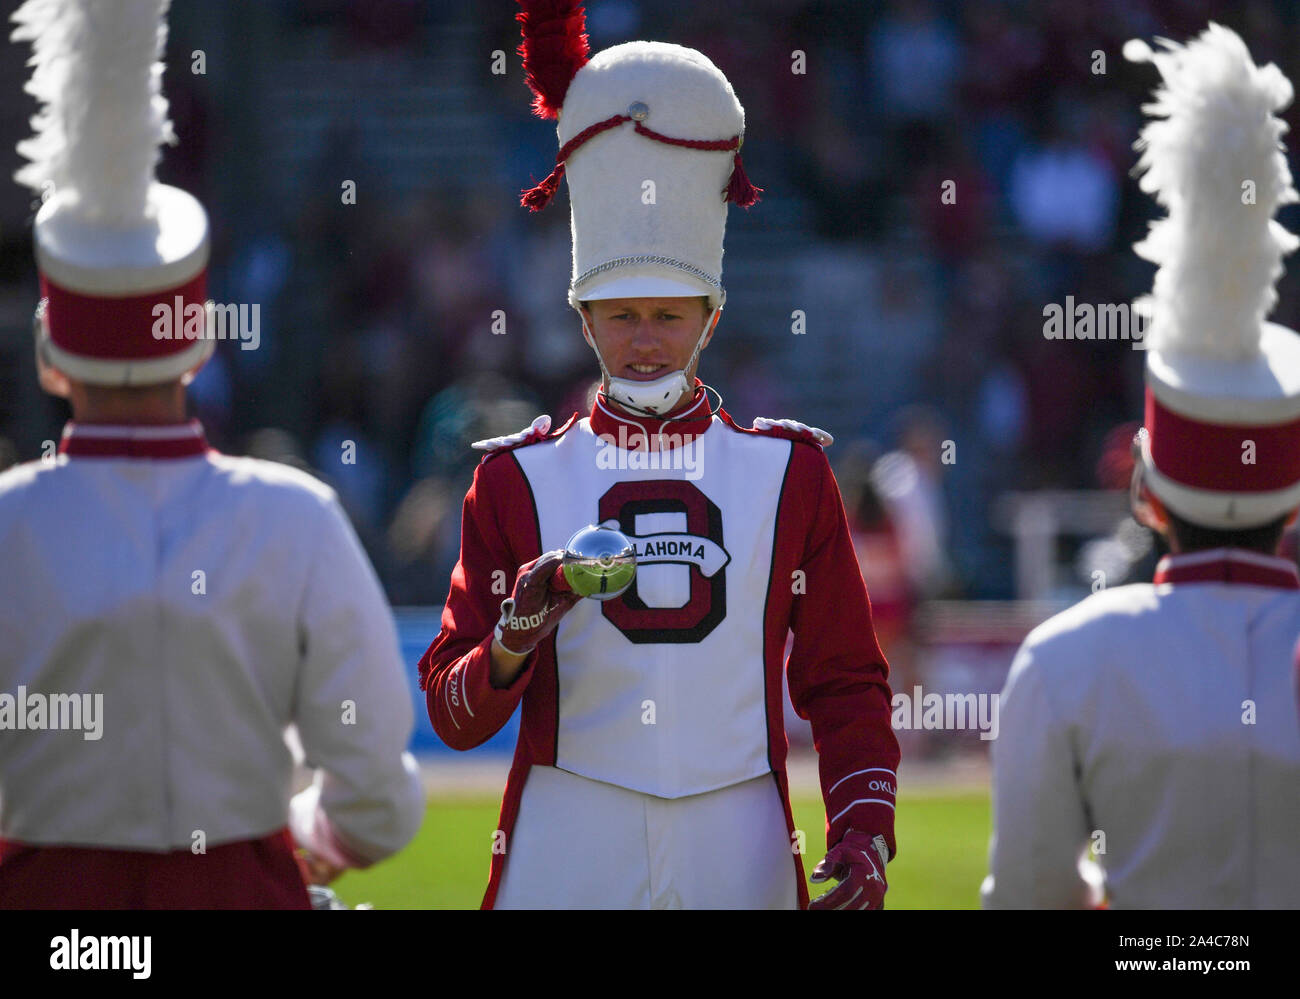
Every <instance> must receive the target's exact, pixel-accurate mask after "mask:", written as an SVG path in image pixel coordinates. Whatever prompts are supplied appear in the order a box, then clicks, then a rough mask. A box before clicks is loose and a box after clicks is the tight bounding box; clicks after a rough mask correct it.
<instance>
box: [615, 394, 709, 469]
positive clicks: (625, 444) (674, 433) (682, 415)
mask: <svg viewBox="0 0 1300 999" xmlns="http://www.w3.org/2000/svg"><path fill="white" fill-rule="evenodd" d="M668 416H669V417H671V419H656V418H655V417H653V416H636V415H633V414H632V413H629V412H628V411H627V410H625V409H623V408H622V407H621V406H619V405H618V404H617V403H615V402H611V401H610V400H609V399H608V398H607V397H606V395H605V393H604V392H597V393H596V401H595V403H593V404H592V407H591V429H592V431H593V432H594V433H595V434H596V436H597V437H602V438H606V437H608V438H612V443H614V444H617V445H618V446H619V447H621V448H623V449H625V450H629V451H641V450H645V449H646V448H647V444H646V440H645V438H646V436H649V438H650V439H651V440H652V441H657V442H658V444H659V446H658V447H657V448H656V449H655V450H668V449H670V448H673V447H676V446H677V445H678V444H680V443H684V442H685V440H689V439H690V438H694V437H699V436H700V435H701V434H703V433H704V432H705V431H706V430H708V429H709V427H710V426H712V424H713V407H712V406H711V405H710V404H709V393H708V392H707V391H705V389H704V383H703V382H701V381H700V380H699V379H698V378H697V379H695V395H693V396H692V397H691V398H690V400H688V401H687V402H684V403H682V404H681V405H680V406H678V407H677V408H676V409H674V410H673V411H672V412H670V413H669V414H668ZM660 434H662V435H663V436H662V438H661V437H660V436H659V435H660Z"/></svg>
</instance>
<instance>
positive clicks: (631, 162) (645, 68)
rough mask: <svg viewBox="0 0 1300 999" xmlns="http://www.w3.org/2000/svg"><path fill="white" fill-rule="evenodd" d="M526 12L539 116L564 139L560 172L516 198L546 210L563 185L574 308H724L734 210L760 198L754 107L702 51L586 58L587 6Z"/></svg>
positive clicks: (633, 48) (636, 48)
mask: <svg viewBox="0 0 1300 999" xmlns="http://www.w3.org/2000/svg"><path fill="white" fill-rule="evenodd" d="M520 6H521V7H522V8H523V10H522V11H521V12H520V13H519V14H518V20H519V22H520V23H521V25H522V27H523V37H524V40H523V43H522V44H521V46H520V53H521V54H522V55H523V57H524V68H525V70H526V71H527V74H528V83H529V86H530V87H532V89H533V92H534V94H535V95H536V100H535V101H534V103H533V108H534V110H535V111H536V112H537V114H538V115H539V116H540V117H543V118H550V117H555V118H558V120H559V127H558V135H559V142H560V152H559V154H558V155H557V157H556V169H555V171H554V172H553V173H552V174H551V175H550V176H549V177H547V178H546V179H545V180H544V181H542V182H541V183H540V184H538V185H537V186H536V187H534V188H532V189H531V190H528V191H525V192H524V196H523V198H522V199H521V203H522V204H524V205H526V206H527V207H529V208H531V209H532V210H534V211H539V210H541V209H542V208H544V207H545V206H546V204H547V203H549V201H550V199H551V197H552V196H553V195H554V193H555V191H556V190H557V189H558V187H559V182H560V178H561V177H564V176H567V177H568V179H569V200H570V205H571V212H572V227H573V276H572V281H571V284H570V286H569V302H570V304H571V305H573V306H574V307H577V304H578V303H579V302H582V301H587V300H590V299H607V298H635V297H673V296H696V295H704V296H708V299H709V305H710V307H711V308H714V309H716V308H718V307H719V306H720V305H721V304H722V302H723V300H724V298H725V293H724V292H723V288H722V241H723V235H724V233H725V230H726V226H727V202H728V201H735V202H736V203H737V204H740V205H742V206H743V207H746V208H747V207H749V206H750V205H752V204H754V203H755V202H756V201H757V200H758V198H757V195H758V192H759V191H761V188H754V187H753V185H751V184H750V183H749V180H748V178H746V176H745V172H744V168H743V166H742V165H741V160H740V145H741V141H742V139H743V136H744V131H745V112H744V109H743V108H742V107H741V106H740V102H739V101H738V100H737V99H736V95H735V92H734V91H733V90H732V89H731V84H730V83H728V82H727V78H726V77H725V76H723V75H722V72H721V71H720V70H719V69H718V68H717V67H716V66H714V65H713V63H712V62H710V61H709V59H708V58H707V57H705V56H704V55H703V54H702V53H700V52H697V51H696V50H694V49H689V48H684V47H683V46H680V45H670V44H667V43H664V42H645V41H637V42H627V43H625V44H622V45H615V46H613V47H612V48H608V49H606V50H604V51H603V52H600V53H598V54H597V55H595V56H594V57H592V58H591V59H590V60H588V58H587V39H586V36H585V35H584V34H583V33H582V30H583V11H582V6H581V4H579V3H575V2H564V0H542V2H536V0H520ZM651 184H653V189H651V187H650V185H651ZM651 190H653V201H652V202H650V194H649V193H648V192H649V191H651Z"/></svg>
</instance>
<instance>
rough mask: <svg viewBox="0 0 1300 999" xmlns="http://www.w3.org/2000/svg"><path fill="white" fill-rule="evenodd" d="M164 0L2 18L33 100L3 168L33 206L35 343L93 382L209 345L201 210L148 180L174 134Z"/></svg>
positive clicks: (46, 7)
mask: <svg viewBox="0 0 1300 999" xmlns="http://www.w3.org/2000/svg"><path fill="white" fill-rule="evenodd" d="M169 2H170V0H111V2H105V0H26V2H25V3H24V4H23V5H22V6H21V7H20V8H19V9H18V10H17V11H16V12H15V13H14V15H13V20H14V21H15V22H16V23H17V27H16V28H15V29H14V32H13V35H12V38H13V40H14V41H30V42H32V43H33V56H32V58H31V60H30V65H31V66H32V67H33V71H32V78H31V80H30V81H29V82H28V84H27V86H26V88H25V89H26V90H27V92H28V93H30V94H32V95H33V96H34V97H36V98H37V99H38V100H39V101H40V102H41V105H42V106H41V109H40V111H39V113H38V114H37V115H36V116H35V117H34V118H33V119H32V126H33V128H34V129H35V132H36V134H35V135H34V136H33V137H32V138H30V139H27V140H25V141H23V142H20V143H19V144H18V151H19V152H20V153H21V154H22V155H23V156H25V157H26V158H27V159H28V160H30V161H31V162H30V163H28V164H27V165H26V166H25V167H23V168H22V169H21V170H20V171H19V172H18V173H17V174H16V175H15V179H16V180H17V181H18V182H19V183H21V184H24V185H26V186H28V187H31V188H32V189H33V190H34V191H37V192H39V193H40V194H41V197H42V199H43V202H44V203H43V204H42V205H41V208H40V210H39V211H38V212H37V214H36V222H35V242H36V262H37V267H38V269H39V270H40V276H41V294H42V296H43V297H42V300H41V305H40V307H38V309H37V314H36V317H37V328H36V336H37V349H38V351H40V353H41V354H42V356H43V357H44V359H45V360H46V362H47V363H49V364H51V365H52V366H54V367H55V368H57V369H59V370H60V371H62V372H63V373H64V374H65V375H67V376H69V377H71V378H74V379H77V380H80V381H84V382H88V383H91V384H95V385H112V386H131V385H151V384H157V383H160V382H165V381H170V380H172V379H174V378H178V377H180V376H181V375H182V374H184V372H186V371H187V370H189V369H190V368H192V367H194V365H196V364H198V363H200V362H201V361H204V360H206V359H207V357H208V356H209V355H210V354H211V353H212V348H213V341H212V339H210V337H209V335H208V323H209V319H210V315H211V309H210V307H209V305H208V303H207V302H206V298H207V288H206V283H207V263H208V219H207V215H206V214H205V213H204V211H203V206H202V205H200V204H199V202H198V201H197V200H195V198H193V197H192V196H191V195H189V194H187V193H186V192H184V191H181V190H179V189H177V188H175V187H169V186H167V185H165V184H160V183H158V182H157V180H156V178H155V175H154V170H155V168H156V166H157V164H158V160H159V148H158V147H159V145H160V144H161V143H163V142H172V141H175V136H174V134H173V132H172V127H171V122H170V121H169V120H168V118H167V100H166V98H165V97H163V95H162V72H163V65H162V63H161V61H160V59H161V56H162V52H163V48H164V46H165V43H166V39H167V23H166V14H167V8H168V5H169ZM159 305H162V306H166V307H167V309H168V310H170V312H171V315H169V316H168V318H167V319H166V320H163V319H162V318H161V312H160V311H156V309H155V307H156V306H159ZM178 306H179V308H178Z"/></svg>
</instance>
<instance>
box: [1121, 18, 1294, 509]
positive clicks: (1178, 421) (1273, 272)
mask: <svg viewBox="0 0 1300 999" xmlns="http://www.w3.org/2000/svg"><path fill="white" fill-rule="evenodd" d="M1158 41H1159V44H1160V46H1161V48H1162V49H1163V51H1160V52H1153V51H1152V50H1151V48H1150V47H1149V46H1147V45H1146V44H1145V43H1144V42H1142V41H1139V40H1133V41H1130V42H1129V43H1128V44H1127V45H1125V47H1124V55H1125V57H1126V58H1128V59H1130V60H1131V61H1134V62H1151V63H1153V64H1154V65H1155V67H1156V68H1157V69H1158V70H1159V71H1160V74H1161V76H1162V78H1163V84H1162V85H1161V86H1160V87H1159V88H1158V89H1157V90H1156V92H1155V100H1154V101H1153V102H1152V103H1150V104H1147V105H1145V106H1144V108H1143V110H1145V111H1146V112H1147V113H1148V114H1149V115H1150V116H1151V118H1152V120H1151V121H1149V122H1148V123H1147V124H1146V126H1145V127H1144V128H1143V130H1142V134H1141V137H1140V139H1139V140H1138V143H1137V145H1136V148H1137V149H1138V150H1140V151H1141V154H1142V156H1141V159H1140V161H1139V163H1138V170H1139V171H1140V172H1141V173H1142V174H1143V176H1142V180H1141V186H1142V189H1143V190H1144V191H1147V192H1148V193H1152V194H1154V195H1155V197H1156V200H1157V201H1158V202H1159V203H1160V204H1161V205H1162V206H1163V207H1164V208H1166V209H1167V211H1168V215H1167V216H1166V217H1165V218H1162V219H1159V220H1158V221H1156V222H1154V223H1152V225H1151V229H1150V232H1149V234H1148V235H1147V238H1146V239H1144V240H1142V241H1141V242H1140V243H1137V244H1136V245H1135V246H1134V250H1135V251H1136V252H1137V253H1138V255H1139V256H1141V257H1143V258H1145V259H1147V260H1150V261H1151V262H1153V263H1156V264H1158V265H1159V270H1158V271H1157V272H1156V277H1155V286H1154V289H1153V291H1152V293H1151V295H1149V296H1147V297H1146V298H1145V299H1143V300H1142V301H1140V302H1139V303H1138V306H1139V308H1141V309H1143V310H1145V311H1146V312H1147V314H1148V315H1149V322H1150V325H1149V329H1148V332H1147V336H1146V346H1147V356H1146V415H1145V421H1144V423H1145V430H1146V433H1145V435H1144V436H1143V443H1142V452H1143V455H1142V457H1143V465H1144V467H1143V475H1144V477H1145V480H1146V483H1147V485H1148V487H1149V488H1150V489H1151V491H1152V492H1153V493H1155V495H1156V496H1158V497H1159V498H1160V500H1161V502H1162V503H1164V505H1165V506H1166V507H1167V508H1168V509H1169V510H1171V511H1172V512H1173V513H1175V514H1177V515H1178V516H1179V517H1181V518H1183V519H1184V520H1187V521H1190V522H1192V523H1194V524H1198V525H1200V526H1203V527H1209V528H1215V529H1219V530H1236V529H1247V528H1251V527H1259V526H1262V525H1264V524H1267V523H1269V522H1271V521H1273V520H1276V519H1278V518H1279V517H1281V516H1283V515H1284V514H1286V513H1288V512H1289V511H1291V510H1293V509H1295V508H1296V507H1297V506H1300V335H1297V334H1296V332H1295V331H1294V330H1290V329H1287V328H1285V327H1283V326H1279V325H1277V324H1275V323H1270V322H1267V321H1266V316H1267V315H1268V314H1269V313H1270V312H1271V311H1272V309H1273V306H1274V305H1275V304H1276V302H1277V292H1276V290H1275V287H1274V286H1275V283H1276V281H1277V279H1278V278H1279V277H1280V276H1281V274H1282V257H1283V255H1285V254H1287V253H1290V252H1291V251H1292V250H1294V249H1295V248H1296V246H1297V245H1298V244H1300V241H1298V240H1297V239H1296V237H1295V236H1294V235H1292V234H1291V233H1289V232H1287V230H1286V229H1284V228H1283V227H1282V226H1281V225H1279V224H1278V223H1277V222H1276V221H1275V220H1274V218H1273V215H1274V213H1275V212H1276V210H1277V208H1278V206H1280V205H1283V204H1287V203H1289V202H1294V201H1297V200H1300V198H1298V197H1297V194H1296V190H1295V188H1294V187H1293V186H1292V183H1291V172H1290V170H1289V169H1288V168H1287V162H1286V155H1285V150H1284V147H1283V145H1282V143H1281V136H1282V135H1283V134H1284V133H1285V132H1286V129H1287V126H1286V123H1285V122H1283V121H1282V120H1281V119H1279V118H1278V117H1276V115H1275V114H1274V112H1276V111H1280V110H1281V109H1283V108H1285V107H1286V106H1287V105H1288V104H1290V102H1291V98H1292V87H1291V82H1290V81H1289V80H1288V79H1287V78H1286V77H1285V76H1284V75H1283V74H1282V72H1281V71H1280V70H1279V69H1278V68H1277V66H1275V65H1273V64H1272V63H1270V64H1268V65H1267V66H1263V67H1260V66H1256V65H1255V64H1254V62H1253V61H1252V59H1251V56H1250V52H1249V51H1248V50H1247V48H1246V45H1245V43H1244V42H1243V41H1242V40H1241V38H1240V37H1239V36H1237V35H1236V34H1235V33H1234V32H1232V31H1230V30H1229V29H1227V28H1224V27H1222V26H1220V25H1218V24H1214V23H1211V24H1210V26H1209V27H1208V28H1207V29H1206V30H1205V31H1204V32H1203V33H1202V34H1201V35H1200V36H1198V37H1197V38H1194V39H1193V40H1191V41H1190V42H1188V43H1187V44H1186V45H1179V44H1177V43H1175V42H1171V41H1169V40H1167V39H1159V40H1158Z"/></svg>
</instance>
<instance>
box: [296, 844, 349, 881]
mask: <svg viewBox="0 0 1300 999" xmlns="http://www.w3.org/2000/svg"><path fill="white" fill-rule="evenodd" d="M298 866H299V868H300V869H301V870H302V876H303V880H304V881H306V882H307V884H309V885H327V884H329V883H330V882H331V881H333V880H335V879H336V878H337V877H338V876H339V875H340V874H342V873H343V872H344V871H346V870H347V868H346V867H339V866H337V865H335V864H331V863H330V862H329V861H328V860H326V859H325V858H324V857H319V856H317V855H316V854H314V853H312V852H311V851H310V850H303V849H300V850H299V851H298Z"/></svg>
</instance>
